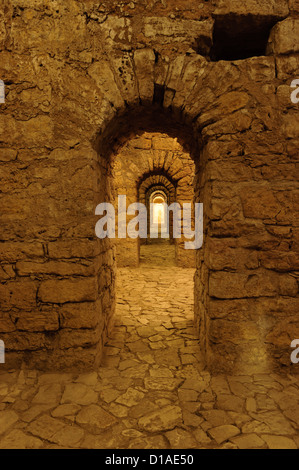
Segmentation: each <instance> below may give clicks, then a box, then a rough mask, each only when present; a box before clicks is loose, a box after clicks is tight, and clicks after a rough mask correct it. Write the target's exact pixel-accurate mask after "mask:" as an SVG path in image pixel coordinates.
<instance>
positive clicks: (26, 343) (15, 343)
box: [2, 331, 53, 351]
mask: <svg viewBox="0 0 299 470" xmlns="http://www.w3.org/2000/svg"><path fill="white" fill-rule="evenodd" d="M2 339H3V341H4V344H5V348H6V350H7V351H9V350H10V351H26V350H28V351H36V350H40V349H42V348H45V349H52V348H53V345H52V346H51V344H50V341H49V340H48V339H47V338H46V336H45V334H44V333H32V332H27V331H16V332H12V333H9V334H3V335H2Z"/></svg>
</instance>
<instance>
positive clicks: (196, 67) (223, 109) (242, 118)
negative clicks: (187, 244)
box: [92, 49, 275, 371]
mask: <svg viewBox="0 0 299 470" xmlns="http://www.w3.org/2000/svg"><path fill="white" fill-rule="evenodd" d="M137 56H138V57H139V60H137V62H136V64H135V67H134V69H132V80H131V82H130V84H129V85H128V86H130V87H131V88H130V89H131V92H132V94H131V95H130V96H131V97H132V99H130V100H128V101H126V102H124V104H123V105H122V106H111V107H109V113H107V114H106V118H105V123H104V125H103V126H102V127H101V130H100V132H97V133H96V134H94V136H93V140H92V141H93V147H94V149H95V150H96V151H97V153H98V154H99V155H101V156H102V158H103V159H104V161H105V162H109V158H110V157H109V156H110V155H111V153H113V152H115V151H117V149H118V148H121V147H122V145H123V144H124V143H125V142H126V141H127V140H128V139H129V138H130V137H132V136H134V135H135V133H136V129H138V130H146V131H153V132H155V131H159V132H167V133H168V134H169V135H170V136H173V137H176V138H177V140H178V141H179V142H180V143H182V145H183V147H184V148H187V149H188V151H189V152H190V155H191V156H192V158H193V160H194V162H195V167H196V168H195V183H194V187H195V200H198V201H199V200H200V201H201V202H203V204H204V207H205V209H204V240H205V242H204V246H203V249H202V250H199V251H198V253H197V256H196V266H197V268H196V274H195V324H196V326H197V328H198V330H199V333H200V345H201V348H202V351H203V355H204V358H205V361H206V363H207V365H208V366H209V367H211V368H214V369H215V370H221V371H224V370H232V369H233V368H234V369H236V368H238V365H240V366H241V368H242V370H243V371H244V364H246V367H247V368H248V369H250V367H251V366H252V367H253V368H254V367H256V361H257V358H260V357H263V360H262V361H260V367H261V369H263V370H265V369H267V368H268V364H269V356H268V355H267V348H266V346H265V343H264V340H263V338H264V332H263V331H262V329H261V327H260V325H259V323H258V322H256V321H253V320H252V319H249V318H248V316H247V315H246V312H245V311H243V313H242V314H241V316H239V317H236V316H234V318H233V317H230V311H231V308H232V305H233V306H234V307H235V308H238V307H237V305H239V304H241V303H242V301H241V303H240V302H239V301H238V300H236V299H239V298H241V299H243V298H247V297H248V295H249V297H250V296H252V298H253V299H254V298H255V296H256V295H259V294H257V291H255V288H254V289H253V290H252V291H250V292H249V291H248V289H247V287H244V288H243V290H242V292H240V290H239V288H236V289H234V287H233V288H232V289H231V288H230V287H229V286H230V285H231V283H233V284H234V282H235V280H236V282H237V284H238V283H239V281H237V279H239V280H240V283H241V284H243V282H244V283H245V284H246V282H247V281H246V280H248V279H251V273H250V272H248V271H247V269H248V268H247V267H246V265H244V264H243V262H241V263H240V266H238V265H237V264H234V267H233V268H232V269H233V272H232V274H231V273H230V272H227V271H226V267H225V265H226V262H225V261H224V259H223V260H221V262H220V266H221V267H220V268H218V266H217V267H216V264H214V260H215V258H216V257H217V256H218V253H219V251H218V249H217V251H216V252H215V251H214V248H213V246H214V244H215V246H218V245H219V247H222V248H220V252H221V250H222V249H224V247H225V243H228V244H230V243H231V241H230V239H228V240H227V241H226V239H225V238H226V237H228V238H229V237H236V236H237V237H238V236H239V235H240V233H241V232H242V230H245V232H246V230H249V231H250V230H251V229H250V222H249V221H247V220H246V217H244V213H243V209H242V205H241V204H240V197H239V195H238V194H237V192H236V191H237V190H234V189H233V188H232V187H231V186H230V185H228V187H227V188H222V187H221V185H220V186H219V185H218V183H217V179H218V177H219V172H221V171H222V170H223V169H224V168H225V165H224V166H223V160H222V159H221V154H222V152H223V155H228V156H233V157H235V158H238V157H239V156H240V155H242V153H243V152H244V144H243V141H244V134H246V133H250V132H251V126H252V125H257V120H256V118H255V117H254V115H253V113H252V108H249V106H248V103H249V100H250V97H249V93H250V85H248V84H247V85H246V87H245V88H244V90H240V86H239V80H240V77H241V75H242V73H243V64H237V63H236V64H233V66H232V64H231V63H221V64H220V63H219V62H214V63H209V62H207V61H206V59H204V58H203V57H201V56H196V55H193V54H191V56H188V55H187V56H179V57H176V58H175V59H174V60H173V61H172V62H170V63H168V64H166V63H165V62H163V60H162V59H161V58H159V60H158V61H156V60H155V57H154V54H153V51H152V50H148V49H144V50H142V51H139V52H138V54H137V55H136V57H137ZM136 57H134V61H135V59H136ZM262 61H265V62H267V67H269V70H272V69H273V72H274V69H275V67H274V62H273V60H272V58H267V59H264V58H263V59H262ZM248 67H249V69H250V72H249V73H250V74H253V75H254V74H255V73H256V64H255V63H254V61H249V62H248V64H246V70H247V73H248ZM219 76H221V77H222V81H221V83H220V82H219ZM271 77H272V72H271V73H269V76H268V78H267V80H268V82H269V84H270V83H271V80H272V78H271ZM118 83H119V82H118V80H116V81H115V82H114V86H117V84H118ZM133 84H134V86H133ZM133 90H134V92H133ZM158 96H159V99H157V97H158ZM254 99H255V100H257V101H259V102H260V103H261V105H262V106H265V107H266V106H267V100H268V99H269V98H267V99H265V100H264V97H263V96H261V95H260V96H258V97H257V96H255V97H254ZM251 135H252V134H251ZM231 136H233V138H231ZM218 139H219V141H218ZM199 157H200V158H199ZM215 160H216V161H215ZM241 166H242V163H241ZM214 181H216V183H214ZM217 185H218V186H217ZM224 198H225V199H224ZM219 204H220V205H219ZM248 224H249V225H248ZM238 227H242V228H240V229H238ZM245 227H248V228H245ZM218 237H219V240H218ZM233 246H234V248H236V251H234V248H233V251H234V254H235V255H236V258H237V259H239V253H241V252H242V253H243V248H241V247H239V246H238V244H234V243H233ZM245 251H246V250H245ZM243 254H244V256H245V257H246V255H247V254H246V253H243ZM219 269H220V270H222V271H221V273H220V272H218V270H219ZM244 271H245V272H244ZM258 276H259V275H258ZM261 278H263V274H261ZM230 299H232V300H230ZM219 309H220V310H219ZM226 318H227V320H226ZM223 319H224V320H223ZM226 328H227V332H229V333H228V335H227V334H226ZM249 332H250V333H249ZM227 336H229V337H230V341H229V342H227V341H226V337H227ZM232 338H233V339H232Z"/></svg>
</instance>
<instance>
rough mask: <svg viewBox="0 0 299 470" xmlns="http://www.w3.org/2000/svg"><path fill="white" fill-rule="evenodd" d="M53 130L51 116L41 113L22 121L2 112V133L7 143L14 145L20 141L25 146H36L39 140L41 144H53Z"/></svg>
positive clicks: (0, 132)
mask: <svg viewBox="0 0 299 470" xmlns="http://www.w3.org/2000/svg"><path fill="white" fill-rule="evenodd" d="M53 132H54V124H53V122H52V119H51V118H50V117H49V116H46V115H40V116H37V117H33V118H31V119H29V120H24V121H21V120H16V119H14V118H13V117H11V116H10V115H7V114H3V113H1V114H0V134H1V135H2V141H3V142H4V143H6V144H9V145H12V146H13V145H15V142H18V145H20V146H23V147H27V146H28V147H34V146H36V142H38V144H39V146H43V145H48V146H51V145H52V138H53Z"/></svg>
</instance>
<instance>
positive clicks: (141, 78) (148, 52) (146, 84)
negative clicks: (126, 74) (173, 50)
mask: <svg viewBox="0 0 299 470" xmlns="http://www.w3.org/2000/svg"><path fill="white" fill-rule="evenodd" d="M134 63H135V68H136V76H137V79H138V89H139V96H140V98H141V101H142V102H143V103H152V101H153V96H154V65H155V54H154V51H153V50H152V49H137V51H135V53H134Z"/></svg>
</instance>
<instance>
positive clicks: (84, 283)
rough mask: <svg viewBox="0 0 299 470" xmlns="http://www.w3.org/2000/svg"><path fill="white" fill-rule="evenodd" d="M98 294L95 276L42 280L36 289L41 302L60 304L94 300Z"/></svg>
mask: <svg viewBox="0 0 299 470" xmlns="http://www.w3.org/2000/svg"><path fill="white" fill-rule="evenodd" d="M97 294H98V289H97V284H96V279H95V278H90V279H80V280H78V279H76V280H66V279H62V280H48V281H43V282H42V283H41V285H40V288H39V290H38V298H39V299H40V300H41V301H42V302H47V303H57V304H62V303H65V302H83V301H86V300H96V298H97Z"/></svg>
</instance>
